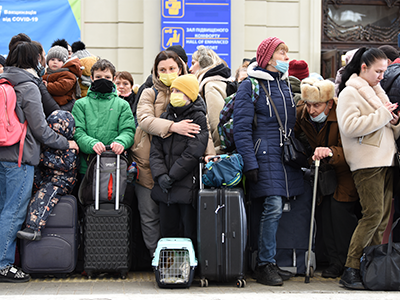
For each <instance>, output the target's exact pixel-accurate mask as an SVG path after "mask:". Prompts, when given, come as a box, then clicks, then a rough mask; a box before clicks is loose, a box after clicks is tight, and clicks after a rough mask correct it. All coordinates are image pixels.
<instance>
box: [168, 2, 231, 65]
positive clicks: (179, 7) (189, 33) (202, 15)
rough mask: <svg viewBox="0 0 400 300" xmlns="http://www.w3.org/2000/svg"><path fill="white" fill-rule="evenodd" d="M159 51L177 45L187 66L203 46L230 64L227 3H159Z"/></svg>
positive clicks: (229, 15)
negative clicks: (187, 62) (179, 46)
mask: <svg viewBox="0 0 400 300" xmlns="http://www.w3.org/2000/svg"><path fill="white" fill-rule="evenodd" d="M161 5H162V7H161V14H162V16H161V50H165V49H166V48H168V47H170V46H173V45H181V46H182V47H183V48H184V49H185V51H186V53H187V55H188V59H189V66H190V64H191V61H192V59H191V57H192V54H193V53H194V52H195V51H196V50H197V47H198V46H200V45H204V46H205V47H207V48H210V49H212V50H214V51H215V52H216V53H217V54H218V55H219V56H220V57H221V58H222V59H223V60H224V61H226V63H227V64H228V65H229V66H230V64H231V0H161Z"/></svg>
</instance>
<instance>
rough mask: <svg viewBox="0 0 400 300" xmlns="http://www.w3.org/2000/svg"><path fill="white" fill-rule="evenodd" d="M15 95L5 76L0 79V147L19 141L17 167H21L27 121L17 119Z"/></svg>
mask: <svg viewBox="0 0 400 300" xmlns="http://www.w3.org/2000/svg"><path fill="white" fill-rule="evenodd" d="M16 104H17V96H16V94H15V90H14V86H13V85H12V84H11V83H10V82H9V81H8V80H7V79H5V78H1V79H0V107H1V110H0V147H5V146H12V145H14V144H16V143H18V142H19V154H18V167H21V162H22V154H23V151H24V143H25V137H26V131H27V127H28V122H27V121H26V120H25V122H24V123H23V124H22V123H21V122H20V121H19V118H18V116H17V113H16V112H15V106H16Z"/></svg>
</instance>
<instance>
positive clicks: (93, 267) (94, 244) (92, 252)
mask: <svg viewBox="0 0 400 300" xmlns="http://www.w3.org/2000/svg"><path fill="white" fill-rule="evenodd" d="M97 162H99V155H98V156H97ZM116 167H117V178H116V181H117V184H116V189H117V191H116V192H115V193H114V194H115V195H116V196H115V203H102V204H101V205H100V201H99V189H100V187H99V180H96V193H95V197H96V199H95V204H92V205H89V206H88V207H86V210H85V216H84V245H85V249H84V270H85V272H86V274H87V276H88V278H89V279H90V278H92V276H93V274H95V273H102V272H107V273H119V274H120V275H121V278H122V279H125V278H126V276H127V274H128V272H129V269H130V263H131V262H130V251H131V250H130V241H131V225H130V224H131V220H130V218H131V210H130V208H129V207H128V206H126V205H123V204H121V205H120V204H119V189H120V182H119V180H120V176H119V175H120V157H119V155H117V157H116ZM99 173H100V166H99V163H97V165H96V178H98V176H100V174H99Z"/></svg>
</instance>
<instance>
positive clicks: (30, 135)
mask: <svg viewBox="0 0 400 300" xmlns="http://www.w3.org/2000/svg"><path fill="white" fill-rule="evenodd" d="M0 78H6V79H7V80H8V81H10V82H11V84H13V85H14V89H15V93H16V95H17V106H16V112H17V115H18V118H19V120H20V121H21V123H23V122H24V121H25V120H27V122H28V128H27V132H26V137H25V143H24V151H23V155H22V163H23V164H28V165H32V166H37V165H38V164H39V158H40V144H41V143H42V144H44V145H46V146H48V147H51V148H55V149H62V150H65V149H68V147H69V144H68V141H67V139H66V138H65V137H63V136H60V135H58V134H57V133H55V132H54V131H53V130H52V129H51V128H50V127H49V126H47V122H46V119H45V116H44V113H43V106H42V102H41V95H40V91H39V88H38V84H37V78H38V77H37V74H36V71H34V70H33V69H28V70H23V69H20V68H16V67H7V68H6V69H5V70H4V73H3V74H0ZM18 154H19V143H17V144H15V145H12V146H8V147H0V161H10V162H17V161H18Z"/></svg>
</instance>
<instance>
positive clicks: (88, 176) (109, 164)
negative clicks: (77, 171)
mask: <svg viewBox="0 0 400 300" xmlns="http://www.w3.org/2000/svg"><path fill="white" fill-rule="evenodd" d="M89 157H91V160H90V162H89V164H88V167H87V170H86V173H85V177H84V178H83V180H82V183H81V185H80V187H79V191H78V198H79V201H80V202H81V203H82V204H83V205H84V206H87V205H91V204H93V203H94V201H95V198H96V163H97V159H98V158H99V159H100V176H99V185H100V190H99V200H100V203H114V202H115V199H116V190H117V183H116V181H117V180H116V178H117V175H116V174H117V155H116V154H115V153H114V152H112V151H111V150H107V151H105V152H103V153H102V154H101V155H100V156H98V155H93V154H91V155H89ZM127 169H128V160H127V159H126V158H125V157H124V156H123V155H120V184H119V186H120V189H119V199H120V201H121V202H122V200H123V199H124V194H125V189H126V185H127Z"/></svg>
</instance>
